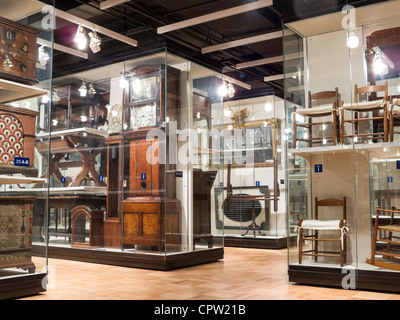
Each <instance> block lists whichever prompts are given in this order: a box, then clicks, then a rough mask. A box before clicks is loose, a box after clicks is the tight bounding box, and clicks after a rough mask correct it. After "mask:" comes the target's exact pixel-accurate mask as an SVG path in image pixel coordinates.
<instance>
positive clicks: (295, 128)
mask: <svg viewBox="0 0 400 320" xmlns="http://www.w3.org/2000/svg"><path fill="white" fill-rule="evenodd" d="M296 110H297V107H294V109H293V120H292V121H293V149H296V148H297V120H296Z"/></svg>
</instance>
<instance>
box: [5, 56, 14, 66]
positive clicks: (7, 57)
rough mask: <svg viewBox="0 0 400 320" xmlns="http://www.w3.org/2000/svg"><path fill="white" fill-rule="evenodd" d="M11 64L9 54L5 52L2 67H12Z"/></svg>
mask: <svg viewBox="0 0 400 320" xmlns="http://www.w3.org/2000/svg"><path fill="white" fill-rule="evenodd" d="M13 66H14V64H13V62H12V61H11V59H10V57H9V55H8V54H6V58H5V59H4V62H3V67H4V68H12V67H13Z"/></svg>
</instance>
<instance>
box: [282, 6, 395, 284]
mask: <svg viewBox="0 0 400 320" xmlns="http://www.w3.org/2000/svg"><path fill="white" fill-rule="evenodd" d="M399 4H400V2H399V1H393V2H385V3H382V4H376V5H370V6H361V7H359V8H357V9H355V8H354V7H352V6H345V7H343V8H342V10H341V11H340V12H336V13H332V14H329V15H322V16H315V17H313V18H310V19H304V20H296V21H291V22H288V23H287V24H286V25H285V30H284V34H285V37H284V52H285V54H284V55H285V69H286V70H285V74H286V75H287V76H286V79H285V99H286V110H287V113H288V117H287V121H286V130H285V133H286V134H287V136H288V140H287V141H288V143H287V145H288V159H287V164H288V170H287V175H288V180H289V195H288V221H289V230H290V232H291V235H292V236H293V237H291V241H290V246H289V274H293V275H294V276H298V275H299V274H298V273H297V272H298V271H299V270H307V268H309V267H313V269H308V270H313V272H316V273H318V272H326V269H328V268H340V267H342V269H343V270H342V271H341V273H343V274H344V276H343V280H344V279H345V278H344V277H345V275H347V274H349V277H347V278H346V279H347V280H348V281H349V282H346V283H344V282H343V283H342V282H341V281H342V277H336V278H335V279H334V280H332V281H330V282H329V281H325V280H322V279H319V280H318V281H319V282H320V284H326V283H328V282H329V284H332V283H333V282H335V281H336V282H335V284H337V285H339V286H343V287H344V288H349V286H350V285H353V286H355V285H356V284H355V283H356V280H357V278H356V277H355V273H354V272H353V273H351V272H349V270H350V271H352V270H357V272H358V274H359V275H360V276H361V275H365V274H366V273H365V272H368V276H370V277H372V278H375V280H376V281H378V279H379V281H380V284H381V285H382V286H385V287H390V286H391V284H390V283H389V282H387V281H386V280H384V277H385V276H383V275H382V273H384V274H386V275H387V272H398V271H399V270H400V268H399V257H400V255H398V251H397V249H398V248H397V246H398V243H397V242H398V240H397V238H396V236H397V235H398V233H397V231H398V230H397V227H396V221H397V220H396V219H397V218H398V214H399V212H398V210H397V207H396V206H397V180H396V170H397V169H398V168H400V165H399V166H398V159H399V155H400V152H399V149H398V142H397V140H398V135H397V133H396V128H395V127H396V121H397V119H396V115H397V111H396V110H397V109H396V108H397V100H396V99H397V98H398V84H399V73H398V71H397V69H398V61H397V60H398V56H397V54H396V53H395V52H397V51H398V50H397V46H398V45H399V43H400V38H399V36H398V35H399V34H400V33H399V32H398V31H399V25H400V20H399V19H398V17H394V16H393V15H392V14H390V12H391V11H392V10H393V9H394V8H396V7H397V6H398V5H399ZM378 10H382V11H384V12H386V13H387V15H386V16H385V19H384V21H381V22H379V21H378V22H377V21H376V19H375V18H372V17H374V16H375V15H374V13H375V12H377V11H378ZM372 20H374V21H372ZM356 21H357V24H356ZM317 26H318V27H317ZM298 71H300V73H298ZM293 72H296V76H294V74H293ZM302 74H303V76H301V75H302ZM291 75H292V76H291ZM298 75H300V78H298ZM301 79H304V82H303V80H301ZM295 81H296V84H295V83H294V82H295ZM297 81H299V82H298V83H297ZM296 85H299V86H297V87H296ZM336 88H337V92H338V94H339V98H338V99H336V98H335V94H333V95H332V97H333V98H335V99H336V104H335V103H333V104H332V102H329V103H328V102H327V100H325V101H322V102H321V104H317V99H319V98H324V99H325V98H328V96H329V95H328V94H327V92H326V91H334V92H336ZM316 92H323V94H319V95H315V93H316ZM329 106H330V107H333V108H334V109H335V110H334V111H333V112H331V109H330V108H328V107H329ZM335 123H336V124H337V125H336V127H335ZM344 197H345V200H346V217H345V227H344V228H343V227H342V225H341V224H340V223H341V222H340V216H341V215H342V214H341V212H342V210H341V208H340V207H338V208H337V209H336V211H337V212H336V214H337V216H336V218H334V214H335V213H334V210H333V204H334V203H336V204H339V203H340V202H339V200H340V199H342V200H343V199H344ZM324 199H335V200H336V201H335V202H327V201H326V202H325V203H324V202H323V201H322V202H321V200H324ZM319 205H324V206H327V205H328V206H327V208H324V209H322V208H320V207H319ZM325 214H326V215H327V217H328V219H330V220H332V221H333V220H334V219H335V221H336V222H337V221H339V228H337V227H335V228H334V229H339V230H340V232H341V233H339V238H337V236H335V235H334V233H333V232H329V233H330V234H328V235H327V237H326V239H333V237H334V236H335V237H336V242H337V243H336V245H334V244H332V246H330V245H329V246H328V243H329V242H331V241H326V240H325V241H326V242H325V241H324V242H323V241H321V240H319V241H316V240H318V239H321V237H322V232H320V231H319V232H318V233H315V232H314V231H313V230H315V229H316V227H317V226H318V228H321V224H320V220H321V219H322V217H321V216H322V215H325ZM338 217H339V218H338ZM342 217H344V216H343V215H342ZM337 219H339V220H337ZM302 220H303V221H302ZM304 220H307V221H306V222H307V223H306V222H304ZM336 222H335V223H336ZM343 222H344V221H343ZM330 223H332V222H330ZM329 228H330V229H333V225H331V226H330V227H329ZM324 232H325V233H328V231H327V230H326V227H325V230H324ZM307 236H312V237H307ZM304 240H307V241H304ZM318 243H319V245H317V244H318ZM337 249H342V250H343V253H345V254H341V253H340V251H339V255H337V254H335V257H334V256H333V254H332V251H335V252H336V253H337V252H338V250H337ZM302 251H303V253H302ZM322 251H327V252H322ZM331 255H332V256H331ZM335 259H336V260H335ZM324 269H325V270H324ZM371 271H373V272H372V273H371ZM347 280H346V281H347ZM301 281H306V282H307V281H310V279H308V280H306V279H304V278H303V279H302V280H301ZM301 281H300V282H301ZM357 285H360V286H365V283H362V282H360V283H357ZM368 288H369V287H368Z"/></svg>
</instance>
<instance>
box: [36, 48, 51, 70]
mask: <svg viewBox="0 0 400 320" xmlns="http://www.w3.org/2000/svg"><path fill="white" fill-rule="evenodd" d="M38 59H39V63H40V65H41V66H42V67H44V66H45V65H46V64H47V62H48V61H49V60H50V56H49V54H48V53H47V52H46V50H44V46H43V45H41V46H40V47H39V49H38Z"/></svg>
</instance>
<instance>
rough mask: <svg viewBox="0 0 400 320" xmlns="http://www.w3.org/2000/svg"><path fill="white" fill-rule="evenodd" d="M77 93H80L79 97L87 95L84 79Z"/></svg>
mask: <svg viewBox="0 0 400 320" xmlns="http://www.w3.org/2000/svg"><path fill="white" fill-rule="evenodd" d="M79 94H80V95H81V97H86V95H87V87H86V83H85V81H82V85H81V87H80V88H79Z"/></svg>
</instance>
